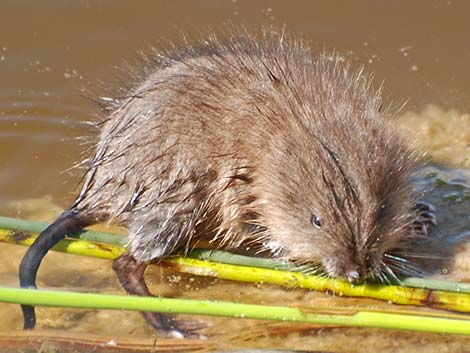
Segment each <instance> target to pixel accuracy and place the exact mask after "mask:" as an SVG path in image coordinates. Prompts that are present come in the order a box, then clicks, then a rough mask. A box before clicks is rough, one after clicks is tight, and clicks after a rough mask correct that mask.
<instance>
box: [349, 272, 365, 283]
mask: <svg viewBox="0 0 470 353" xmlns="http://www.w3.org/2000/svg"><path fill="white" fill-rule="evenodd" d="M346 278H347V279H348V281H349V283H351V284H356V283H359V282H360V281H361V276H360V275H359V272H357V271H356V270H351V271H349V272H347V273H346Z"/></svg>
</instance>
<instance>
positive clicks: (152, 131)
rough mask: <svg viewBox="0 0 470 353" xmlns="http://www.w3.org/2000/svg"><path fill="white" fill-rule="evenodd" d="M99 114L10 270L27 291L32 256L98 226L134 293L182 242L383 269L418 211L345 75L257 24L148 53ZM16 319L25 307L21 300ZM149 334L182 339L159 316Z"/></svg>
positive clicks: (379, 125)
mask: <svg viewBox="0 0 470 353" xmlns="http://www.w3.org/2000/svg"><path fill="white" fill-rule="evenodd" d="M144 71H145V73H144V75H142V78H141V79H140V81H139V83H138V84H137V85H136V86H135V88H133V89H131V90H130V93H129V94H128V95H126V96H124V97H120V98H119V99H116V100H114V102H113V105H112V107H108V109H106V110H105V111H106V112H108V113H107V114H106V115H107V116H106V118H105V119H104V120H103V121H102V122H101V134H100V139H99V142H98V143H97V146H96V152H95V154H94V156H93V157H92V158H90V160H89V167H88V170H87V172H86V177H85V179H84V182H83V187H82V189H81V191H80V193H79V194H78V197H77V198H76V200H75V202H74V203H73V204H72V206H71V207H70V208H69V209H67V210H66V211H65V212H64V213H63V214H62V215H60V216H59V217H58V219H57V220H56V221H55V222H54V223H53V224H52V225H51V226H49V227H48V228H47V229H46V230H45V231H44V232H42V233H41V234H40V236H39V238H38V239H37V240H36V241H35V243H34V244H33V245H32V246H31V247H30V248H29V249H28V251H27V253H26V255H25V257H24V258H23V260H22V262H21V265H20V284H21V286H22V287H35V279H36V274H37V270H38V267H39V265H40V263H41V260H42V258H43V257H44V256H45V254H46V253H47V251H48V250H49V249H50V248H51V247H52V246H53V245H54V244H55V243H57V242H58V241H59V240H61V239H63V238H64V236H65V235H66V234H73V233H77V232H79V231H80V230H82V229H83V228H84V227H86V226H89V225H91V224H95V223H98V222H103V221H110V222H115V223H119V224H122V225H124V226H126V227H127V228H128V231H129V238H128V239H129V240H128V253H126V254H125V255H123V256H121V257H120V258H118V259H116V260H115V261H114V263H113V269H114V270H115V271H116V273H117V276H118V278H119V281H120V283H121V285H122V286H123V287H124V288H125V290H126V291H127V292H128V293H131V294H136V295H150V293H149V290H148V288H147V286H146V284H145V282H144V278H143V275H144V271H145V268H146V266H147V264H148V263H150V262H152V261H158V260H160V259H163V258H165V257H166V256H169V255H172V254H177V253H183V254H184V253H185V251H186V250H187V249H189V248H191V247H193V246H196V245H197V244H198V243H201V242H205V243H206V244H209V245H212V246H214V247H218V248H222V249H227V250H234V251H236V250H237V249H239V248H240V247H241V246H242V244H250V246H254V245H253V244H256V247H257V251H259V252H266V251H267V252H268V253H269V254H270V256H272V257H277V258H284V259H289V260H292V261H294V262H297V263H301V264H304V263H318V264H321V266H322V267H323V268H324V270H325V271H326V273H327V275H329V276H332V277H344V278H346V279H348V280H349V281H350V282H352V283H356V282H360V281H363V280H364V279H367V278H378V279H382V280H384V279H387V278H395V276H396V274H397V273H400V272H404V273H405V274H406V273H407V272H406V271H414V270H413V268H412V267H410V268H411V269H407V266H408V264H409V261H408V260H407V259H406V258H404V257H403V253H404V252H403V249H406V247H407V246H409V242H410V240H412V239H414V238H416V237H419V236H422V235H423V234H425V233H426V232H427V229H428V226H429V224H430V223H432V222H434V218H433V213H432V211H433V210H432V209H431V208H429V207H427V206H425V205H423V204H418V203H417V202H416V201H415V200H414V197H413V192H412V185H411V181H410V173H411V171H412V170H413V168H415V166H416V164H417V158H416V156H415V155H414V153H413V152H412V151H411V149H410V148H409V147H408V146H407V145H406V144H405V142H404V141H403V139H402V138H401V137H400V136H399V135H398V134H397V133H396V132H395V131H394V129H393V128H392V127H391V124H390V122H389V121H388V120H387V119H385V118H384V115H388V114H386V113H385V112H383V111H382V110H383V109H382V108H381V107H382V101H381V98H380V92H379V91H377V90H374V89H373V88H372V86H371V82H370V79H369V78H368V77H367V76H365V75H364V74H363V73H362V71H361V70H358V71H354V70H352V69H351V68H350V67H349V65H348V64H344V63H341V60H339V59H338V58H335V57H333V58H332V57H329V56H327V55H314V54H313V53H312V51H311V50H310V49H309V47H308V45H307V44H306V43H304V42H303V41H302V40H294V39H288V38H286V36H285V35H277V34H271V33H265V34H264V35H262V36H260V37H256V36H253V35H249V34H244V35H239V36H230V37H229V38H228V39H227V40H226V41H220V40H218V39H217V38H211V39H210V40H207V41H204V42H201V43H199V44H198V45H194V46H187V47H186V48H185V49H182V50H181V51H176V52H173V53H170V54H168V55H163V56H162V55H159V56H158V57H157V58H155V59H154V60H153V61H152V60H148V61H147V64H146V69H145V70H144ZM23 312H24V315H25V328H33V327H34V325H35V314H34V308H32V307H30V306H23ZM144 315H145V317H146V319H147V321H148V322H149V323H150V324H151V325H152V326H153V327H154V328H155V329H156V330H157V331H159V332H160V333H164V334H170V335H175V336H181V335H188V334H190V332H189V331H186V330H184V329H182V328H181V327H178V325H177V324H176V323H175V322H174V321H172V320H171V319H169V318H167V317H166V316H163V315H161V314H155V313H144Z"/></svg>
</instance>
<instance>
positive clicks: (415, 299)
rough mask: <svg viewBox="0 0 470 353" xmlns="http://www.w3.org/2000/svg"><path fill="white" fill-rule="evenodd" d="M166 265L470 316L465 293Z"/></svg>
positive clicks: (105, 247)
mask: <svg viewBox="0 0 470 353" xmlns="http://www.w3.org/2000/svg"><path fill="white" fill-rule="evenodd" d="M36 236H37V234H29V235H28V234H26V233H17V232H16V231H12V230H6V229H0V242H1V241H3V242H9V243H14V244H20V245H30V244H31V243H32V242H33V240H34V238H35V237H36ZM54 250H58V251H63V252H67V253H70V254H78V255H85V256H94V257H98V258H103V259H114V258H116V257H118V256H119V255H121V254H123V253H124V252H125V250H124V249H123V248H122V247H119V246H116V245H111V244H102V243H92V242H89V241H84V240H64V241H61V242H59V243H58V244H57V245H56V246H55V247H54ZM165 261H166V262H167V263H170V264H172V265H173V266H176V267H178V269H179V270H180V271H181V272H186V273H191V274H196V275H201V276H211V277H217V278H223V279H229V280H235V281H242V282H251V283H266V284H276V285H280V286H284V287H289V288H305V289H311V290H318V291H325V292H334V293H336V294H337V295H344V296H351V297H366V298H374V299H380V300H385V301H388V302H390V303H395V304H403V305H417V306H427V307H434V308H439V309H447V310H453V311H457V312H470V294H468V293H457V292H447V291H439V290H430V289H420V288H408V287H403V286H384V285H374V284H361V285H356V286H352V285H350V284H349V283H348V282H346V281H342V280H339V279H328V278H325V277H321V276H315V275H307V274H301V273H298V272H289V271H281V270H272V269H267V268H257V267H249V266H239V265H231V264H222V263H215V262H211V261H207V260H199V259H193V258H183V257H176V258H170V259H167V260H165Z"/></svg>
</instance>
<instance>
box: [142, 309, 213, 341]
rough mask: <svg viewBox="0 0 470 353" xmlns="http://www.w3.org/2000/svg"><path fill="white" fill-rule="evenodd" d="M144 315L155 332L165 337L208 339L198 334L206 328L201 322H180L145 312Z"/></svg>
mask: <svg viewBox="0 0 470 353" xmlns="http://www.w3.org/2000/svg"><path fill="white" fill-rule="evenodd" d="M143 315H144V317H145V319H146V320H147V322H148V323H149V324H150V325H151V326H152V327H153V328H154V329H155V331H157V332H158V333H160V334H162V335H164V336H167V337H172V338H195V339H205V338H207V337H206V336H205V335H202V334H199V333H197V332H196V331H198V330H201V329H203V328H205V327H206V325H205V324H203V323H201V322H192V321H180V320H175V319H173V318H171V317H168V316H166V315H162V314H158V313H150V312H145V313H143Z"/></svg>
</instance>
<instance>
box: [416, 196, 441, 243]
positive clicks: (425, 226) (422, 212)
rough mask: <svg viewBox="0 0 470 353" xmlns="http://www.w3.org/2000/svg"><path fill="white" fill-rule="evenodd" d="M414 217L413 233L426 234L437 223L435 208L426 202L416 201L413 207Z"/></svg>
mask: <svg viewBox="0 0 470 353" xmlns="http://www.w3.org/2000/svg"><path fill="white" fill-rule="evenodd" d="M413 212H414V216H415V219H414V221H413V223H412V230H413V233H414V234H415V235H419V236H427V235H428V234H429V232H430V231H431V228H432V227H433V226H436V225H437V221H436V209H435V208H434V206H433V205H431V204H428V203H426V202H418V203H416V205H415V206H414V207H413Z"/></svg>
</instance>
